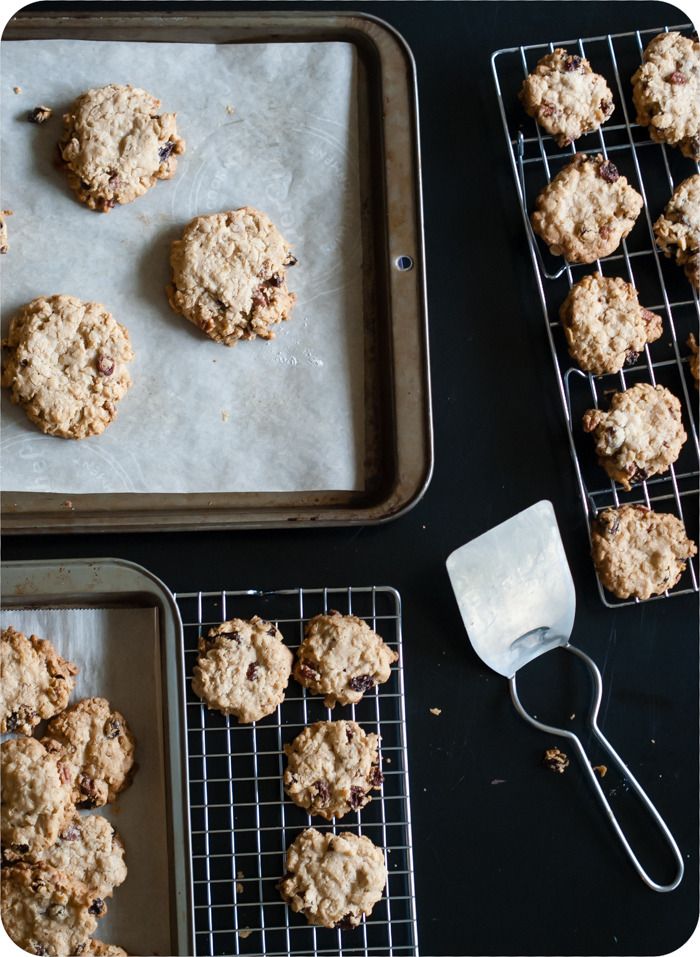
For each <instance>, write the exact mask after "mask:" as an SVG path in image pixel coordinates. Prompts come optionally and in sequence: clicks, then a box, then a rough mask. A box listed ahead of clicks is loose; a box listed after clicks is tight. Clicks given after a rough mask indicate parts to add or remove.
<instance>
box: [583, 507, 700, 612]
mask: <svg viewBox="0 0 700 957" xmlns="http://www.w3.org/2000/svg"><path fill="white" fill-rule="evenodd" d="M591 542H592V546H593V561H594V563H595V567H596V571H597V572H598V577H599V578H600V580H601V582H602V584H603V585H604V586H605V588H607V589H608V591H610V592H612V594H613V595H615V596H616V597H617V598H640V599H646V598H649V597H651V595H660V594H662V593H663V592H664V591H666V589H667V588H673V586H674V585H675V584H676V583H677V582H678V579H679V578H680V577H681V575H682V574H683V572H684V571H685V566H686V561H687V560H688V559H689V558H692V557H693V555H695V554H697V548H696V546H695V542H693V541H691V540H690V539H689V538H688V536H687V535H686V532H685V528H684V527H683V523H682V522H681V521H680V519H678V518H676V516H675V515H670V514H668V513H665V512H654V511H652V510H651V509H649V508H646V506H643V505H621V506H620V507H619V508H606V509H604V510H603V511H601V512H599V513H598V514H597V515H596V517H595V519H594V520H593V523H592V526H591Z"/></svg>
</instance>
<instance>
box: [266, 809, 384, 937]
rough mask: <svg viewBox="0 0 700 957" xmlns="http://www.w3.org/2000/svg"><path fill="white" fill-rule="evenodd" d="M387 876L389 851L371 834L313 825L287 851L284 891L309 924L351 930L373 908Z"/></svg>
mask: <svg viewBox="0 0 700 957" xmlns="http://www.w3.org/2000/svg"><path fill="white" fill-rule="evenodd" d="M386 878H387V874H386V864H385V862H384V852H383V851H382V849H381V848H379V847H377V846H376V845H375V844H373V843H372V841H370V839H369V838H368V837H365V836H364V835H361V836H360V835H357V834H352V833H350V832H347V831H345V832H343V833H341V834H332V833H329V832H326V833H324V834H321V833H320V832H319V831H317V830H316V829H315V828H308V830H306V831H303V833H301V834H300V835H299V837H297V839H296V840H295V841H294V843H293V844H291V845H290V847H289V849H288V850H287V873H286V874H285V876H284V878H283V879H282V881H281V882H280V885H279V890H280V894H281V895H282V898H283V899H284V900H285V901H286V902H287V903H288V904H289V906H290V907H291V908H292V910H293V911H295V912H297V913H298V912H301V913H302V914H304V916H305V917H306V919H307V921H308V922H309V924H313V925H316V926H319V927H331V928H332V927H337V928H340V929H341V930H351V929H352V928H353V927H357V926H358V924H359V923H360V922H361V921H362V918H363V917H369V915H370V914H371V913H372V909H373V907H374V905H375V904H376V903H377V901H378V900H380V899H381V897H382V894H383V893H384V887H385V885H386Z"/></svg>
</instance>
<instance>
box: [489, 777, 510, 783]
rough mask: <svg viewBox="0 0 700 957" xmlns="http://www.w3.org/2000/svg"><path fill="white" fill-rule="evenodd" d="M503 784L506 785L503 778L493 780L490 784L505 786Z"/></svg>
mask: <svg viewBox="0 0 700 957" xmlns="http://www.w3.org/2000/svg"><path fill="white" fill-rule="evenodd" d="M505 783H506V779H505V778H494V779H493V781H492V782H491V784H505Z"/></svg>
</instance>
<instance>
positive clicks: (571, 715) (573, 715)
mask: <svg viewBox="0 0 700 957" xmlns="http://www.w3.org/2000/svg"><path fill="white" fill-rule="evenodd" d="M575 717H576V712H574V713H573V714H570V715H569V721H573V720H574V718H575Z"/></svg>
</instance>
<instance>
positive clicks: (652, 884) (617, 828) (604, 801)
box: [509, 644, 685, 893]
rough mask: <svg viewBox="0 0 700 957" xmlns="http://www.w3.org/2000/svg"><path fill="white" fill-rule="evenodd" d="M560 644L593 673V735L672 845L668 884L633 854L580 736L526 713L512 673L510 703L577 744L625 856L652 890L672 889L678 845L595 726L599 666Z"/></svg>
mask: <svg viewBox="0 0 700 957" xmlns="http://www.w3.org/2000/svg"><path fill="white" fill-rule="evenodd" d="M561 647H562V648H565V649H566V650H567V651H570V652H572V653H573V654H574V655H576V656H577V657H578V658H580V659H581V661H583V663H584V664H585V665H586V666H587V667H588V670H589V671H590V673H591V675H592V677H593V686H594V694H593V704H592V706H591V710H590V713H589V718H588V722H589V725H590V727H591V728H592V729H593V733H594V735H595V737H596V738H597V739H598V741H599V742H600V744H601V745H602V747H603V748H604V749H605V751H607V753H608V754H609V755H610V757H611V758H612V760H613V761H614V762H615V764H616V765H617V766H618V768H619V769H620V771H622V773H623V774H624V776H625V778H626V779H627V781H629V783H630V784H631V785H632V787H633V788H634V790H635V791H636V792H637V795H638V797H639V798H640V800H641V801H642V804H644V806H645V807H646V808H647V810H648V811H649V813H650V814H651V816H652V817H653V818H654V820H655V821H656V824H657V826H658V828H659V830H660V831H661V833H662V834H663V836H664V837H665V839H666V842H667V844H668V846H669V847H670V848H671V851H672V852H673V856H674V857H675V859H676V865H677V869H676V876H675V878H674V879H673V881H672V882H671V883H670V884H657V883H656V881H654V880H652V879H651V877H649V875H648V874H647V872H646V871H645V870H644V868H643V867H642V865H641V864H640V862H639V860H638V858H637V856H636V854H635V853H634V851H633V850H632V848H631V846H630V844H629V841H628V840H627V838H626V837H625V834H624V832H623V830H622V828H621V827H620V824H619V822H618V820H617V818H616V817H615V814H614V812H613V809H612V808H611V807H610V804H609V802H608V799H607V797H606V796H605V793H604V791H603V789H602V787H601V786H600V781H599V780H598V778H597V776H596V774H595V772H594V770H593V768H592V767H591V763H590V761H589V760H588V756H587V755H586V752H585V750H584V747H583V745H582V744H581V742H580V740H579V738H578V737H577V736H576V735H575V734H574V733H573V732H572V731H567V730H565V729H564V728H556V727H554V726H553V725H551V724H544V722H542V721H538V720H537V719H536V718H533V717H532V715H531V714H528V712H527V711H526V710H525V709H524V708H523V706H522V704H521V702H520V698H519V697H518V691H517V688H516V684H515V675H514V676H513V677H512V678H510V679H509V683H510V696H511V698H512V699H513V704H514V705H515V709H516V711H517V712H518V713H519V714H520V715H521V717H523V718H525V720H526V721H529V722H530V724H532V725H534V726H535V727H536V728H539V729H540V731H547V732H548V733H549V734H555V735H558V736H559V737H561V738H568V739H569V740H570V741H572V742H573V743H574V746H575V747H576V753H577V754H578V756H579V758H580V760H581V764H582V765H583V767H584V769H585V771H586V773H587V775H588V777H589V779H590V781H591V783H592V784H593V786H594V788H595V791H596V794H597V796H598V800H599V801H600V803H601V804H602V806H603V810H604V811H605V814H606V815H607V818H608V820H609V821H610V823H611V825H612V827H613V830H614V831H615V833H616V834H617V836H618V838H619V839H620V842H621V844H622V846H623V847H624V849H625V851H626V852H627V856H628V857H629V859H630V860H631V862H632V864H633V865H634V868H635V870H636V871H637V873H638V874H639V876H640V877H641V878H642V880H643V881H644V883H645V884H646V885H647V886H648V887H650V888H651V889H652V890H654V891H659V892H662V893H663V892H666V891H672V890H675V888H676V887H678V885H679V884H680V882H681V880H682V879H683V871H684V869H685V868H684V864H683V858H682V856H681V852H680V851H679V849H678V845H677V844H676V842H675V840H674V838H673V835H672V834H671V832H670V831H669V829H668V827H667V826H666V822H665V821H664V820H663V818H662V817H661V815H660V814H659V812H658V811H657V810H656V808H655V807H654V805H653V804H652V803H651V800H650V799H649V797H648V796H647V794H646V792H645V791H644V789H643V788H642V786H641V784H640V783H639V782H638V781H637V779H636V778H635V776H634V775H633V774H632V772H631V771H630V769H629V768H628V767H627V765H626V764H625V762H624V761H623V760H622V758H621V757H620V755H619V754H618V753H617V751H615V749H614V748H613V746H612V745H611V744H610V742H609V741H608V739H607V738H606V737H605V735H604V734H603V732H602V731H601V730H600V728H599V727H598V710H599V708H600V701H601V697H602V694H603V679H602V678H601V675H600V671H599V670H598V666H597V665H596V663H595V662H594V661H593V660H592V659H591V658H589V657H588V655H587V654H585V653H584V652H583V651H581V650H580V649H579V648H575V647H574V646H573V645H570V644H566V645H562V646H561Z"/></svg>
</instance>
